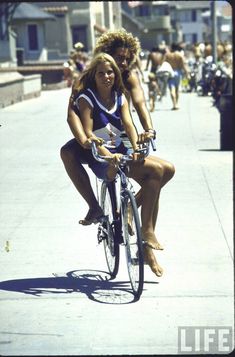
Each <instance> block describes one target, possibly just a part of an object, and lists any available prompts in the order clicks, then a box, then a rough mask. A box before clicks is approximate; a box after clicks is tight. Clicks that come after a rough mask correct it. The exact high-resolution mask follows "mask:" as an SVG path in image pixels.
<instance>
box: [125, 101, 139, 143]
mask: <svg viewBox="0 0 235 357" xmlns="http://www.w3.org/2000/svg"><path fill="white" fill-rule="evenodd" d="M124 98H125V97H124ZM121 117H122V123H123V125H124V129H125V132H126V134H127V136H128V138H129V140H130V142H131V145H132V147H133V149H134V150H136V149H137V148H138V145H137V141H138V134H137V130H136V128H135V126H134V123H133V120H132V118H131V115H130V110H129V105H128V102H127V99H126V98H125V99H124V103H123V105H122V107H121Z"/></svg>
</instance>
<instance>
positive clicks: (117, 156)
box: [108, 153, 123, 167]
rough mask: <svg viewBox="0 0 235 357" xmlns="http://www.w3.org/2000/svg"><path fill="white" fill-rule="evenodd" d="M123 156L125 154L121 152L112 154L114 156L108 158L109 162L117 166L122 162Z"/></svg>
mask: <svg viewBox="0 0 235 357" xmlns="http://www.w3.org/2000/svg"><path fill="white" fill-rule="evenodd" d="M122 156H123V155H122V154H119V153H116V154H112V157H111V159H109V160H108V162H109V163H110V165H112V166H114V167H116V166H117V165H118V164H119V163H120V161H121V158H122Z"/></svg>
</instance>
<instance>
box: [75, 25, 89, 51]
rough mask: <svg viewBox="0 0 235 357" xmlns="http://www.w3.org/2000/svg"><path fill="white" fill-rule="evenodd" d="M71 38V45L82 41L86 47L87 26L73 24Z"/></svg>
mask: <svg viewBox="0 0 235 357" xmlns="http://www.w3.org/2000/svg"><path fill="white" fill-rule="evenodd" d="M72 39H73V45H74V44H75V43H76V42H82V43H83V45H84V46H85V48H87V26H85V25H81V26H73V27H72Z"/></svg>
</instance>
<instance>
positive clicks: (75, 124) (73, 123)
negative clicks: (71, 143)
mask: <svg viewBox="0 0 235 357" xmlns="http://www.w3.org/2000/svg"><path fill="white" fill-rule="evenodd" d="M72 106H73V97H72V95H71V97H70V99H69V105H68V115H67V122H68V125H69V127H70V129H71V131H72V133H73V135H74V137H75V139H76V140H77V141H78V142H79V144H80V145H82V146H83V147H84V148H87V147H88V139H87V136H86V134H85V132H84V129H83V126H82V123H81V120H80V118H79V116H78V115H77V114H76V113H75V111H74V110H73V108H72Z"/></svg>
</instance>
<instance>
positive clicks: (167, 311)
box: [0, 89, 234, 355]
mask: <svg viewBox="0 0 235 357" xmlns="http://www.w3.org/2000/svg"><path fill="white" fill-rule="evenodd" d="M69 93H70V90H69V89H62V90H58V91H49V92H42V95H41V97H40V98H37V99H32V100H28V101H24V102H22V103H18V104H15V105H13V106H10V107H7V108H5V109H2V110H0V124H1V127H0V151H1V158H0V164H1V165H0V167H1V181H0V194H1V204H0V216H1V220H0V242H1V245H0V247H1V251H0V262H1V271H0V299H1V304H0V318H1V327H0V354H1V355H107V354H111V355H115V354H118V355H125V354H130V355H135V354H138V355H158V354H177V352H178V328H179V327H180V326H193V327H195V326H206V327H209V326H222V327H226V326H228V327H229V326H232V327H233V326H234V319H233V316H234V290H233V287H234V277H233V257H232V255H233V217H232V211H233V188H232V152H229V151H228V152H226V151H220V142H219V125H220V124H219V113H218V112H217V110H216V109H215V108H214V107H212V106H211V99H210V98H209V97H197V95H196V94H187V93H186V94H184V93H182V94H181V98H180V110H178V111H171V110H170V108H171V102H170V98H169V97H167V98H164V100H163V102H162V103H157V109H156V111H155V112H154V113H153V115H152V118H153V122H154V126H155V128H156V130H157V137H158V142H157V147H158V150H157V155H158V156H160V157H162V158H165V159H167V160H169V161H171V162H173V163H174V164H175V167H176V175H175V177H174V178H173V180H172V181H171V182H170V183H169V184H168V185H167V186H166V187H165V188H164V189H163V190H162V193H161V200H160V211H159V219H158V225H157V234H158V237H159V241H160V242H161V243H162V244H163V245H164V247H165V250H164V251H162V252H158V253H157V258H158V260H159V262H160V264H161V265H162V266H163V268H164V275H163V277H161V278H157V277H155V276H154V275H153V274H152V272H151V271H150V269H149V267H148V266H146V268H145V286H144V288H145V290H144V292H143V295H142V297H141V299H140V300H139V301H138V302H135V303H134V302H133V296H132V294H131V290H130V286H129V284H128V276H127V271H126V268H125V260H124V259H125V258H124V255H123V252H122V256H121V259H122V265H121V269H120V273H119V275H118V276H117V278H116V279H115V280H114V281H112V282H111V281H106V280H105V277H107V273H106V265H105V261H104V254H103V248H102V246H98V244H97V240H96V226H91V227H82V226H79V225H78V224H77V222H78V219H80V218H82V217H84V216H85V214H86V211H87V207H86V205H85V203H84V201H83V200H82V198H81V197H80V196H79V195H78V194H77V193H76V191H75V189H74V187H73V186H72V184H71V182H70V181H69V179H68V177H67V176H66V173H65V171H64V168H63V165H62V163H61V161H60V157H59V149H60V147H61V145H62V144H63V143H64V142H65V141H66V140H68V139H70V138H71V134H70V130H69V128H68V126H67V123H66V110H67V102H68V97H69ZM133 116H134V119H135V120H136V114H135V113H134V114H133ZM91 179H92V182H93V183H94V178H93V176H91ZM191 342H192V341H191Z"/></svg>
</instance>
